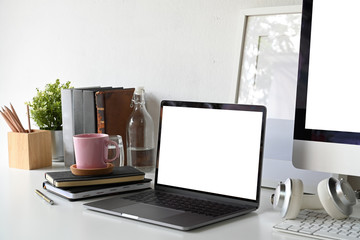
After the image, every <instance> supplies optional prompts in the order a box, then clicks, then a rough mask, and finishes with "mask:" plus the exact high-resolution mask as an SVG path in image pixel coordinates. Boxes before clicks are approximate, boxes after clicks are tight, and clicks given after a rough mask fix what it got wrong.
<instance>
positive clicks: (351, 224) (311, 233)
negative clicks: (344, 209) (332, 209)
mask: <svg viewBox="0 0 360 240" xmlns="http://www.w3.org/2000/svg"><path fill="white" fill-rule="evenodd" d="M273 228H274V229H275V230H277V231H280V232H285V233H291V234H296V235H301V236H305V237H310V238H317V239H344V240H350V239H351V240H354V239H359V237H360V233H359V230H360V219H359V218H354V217H349V218H346V219H342V220H336V219H333V218H331V217H330V216H329V215H327V214H326V212H325V211H322V210H308V209H306V210H302V211H301V212H300V214H299V215H298V217H297V218H296V219H293V220H284V221H282V222H281V223H278V224H276V225H275V226H274V227H273Z"/></svg>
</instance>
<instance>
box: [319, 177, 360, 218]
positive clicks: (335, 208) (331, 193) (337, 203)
mask: <svg viewBox="0 0 360 240" xmlns="http://www.w3.org/2000/svg"><path fill="white" fill-rule="evenodd" d="M317 191H318V196H319V199H320V202H321V204H322V205H323V207H324V209H325V210H326V212H327V213H328V214H329V215H330V216H331V217H333V218H336V219H343V218H347V217H348V216H349V215H350V214H351V213H352V206H353V205H355V203H356V198H355V193H354V191H353V190H352V188H351V186H350V185H349V184H348V183H347V182H345V181H343V180H337V179H335V178H328V179H324V180H322V181H321V182H320V183H319V184H318V188H317Z"/></svg>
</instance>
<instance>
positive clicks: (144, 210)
mask: <svg viewBox="0 0 360 240" xmlns="http://www.w3.org/2000/svg"><path fill="white" fill-rule="evenodd" d="M113 211H116V212H120V213H125V214H128V215H131V216H137V217H140V218H148V219H162V218H166V217H170V216H174V215H177V214H181V213H184V212H183V211H178V210H175V209H169V208H164V207H158V206H154V205H149V204H144V203H136V204H132V205H128V206H125V207H120V208H116V209H113Z"/></svg>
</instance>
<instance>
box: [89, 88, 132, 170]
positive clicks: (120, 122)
mask: <svg viewBox="0 0 360 240" xmlns="http://www.w3.org/2000/svg"><path fill="white" fill-rule="evenodd" d="M134 90H135V88H126V89H116V90H105V91H98V92H97V93H96V94H95V98H96V108H97V127H98V129H97V131H98V133H106V134H109V135H120V136H121V137H122V140H123V143H124V155H125V159H124V160H125V161H124V162H125V165H126V162H127V161H126V159H127V157H126V155H127V151H126V126H127V123H128V120H129V117H130V115H131V113H132V108H131V107H130V105H131V99H132V97H133V94H134Z"/></svg>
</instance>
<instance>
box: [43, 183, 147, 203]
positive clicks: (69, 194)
mask: <svg viewBox="0 0 360 240" xmlns="http://www.w3.org/2000/svg"><path fill="white" fill-rule="evenodd" d="M150 184H151V179H148V178H145V179H144V180H142V181H135V182H125V183H114V184H105V185H93V186H82V187H67V188H57V187H54V186H53V185H51V184H50V183H48V182H47V181H45V182H43V188H44V189H46V190H47V191H49V192H52V193H54V194H57V195H59V196H61V197H64V198H66V199H69V200H79V199H84V198H90V197H96V196H103V195H108V194H115V193H124V192H130V191H135V190H142V189H146V188H150Z"/></svg>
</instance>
